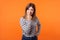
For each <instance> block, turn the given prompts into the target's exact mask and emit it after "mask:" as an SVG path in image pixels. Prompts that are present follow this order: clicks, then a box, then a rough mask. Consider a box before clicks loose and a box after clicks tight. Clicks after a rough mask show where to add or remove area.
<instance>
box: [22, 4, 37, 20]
mask: <svg viewBox="0 0 60 40" xmlns="http://www.w3.org/2000/svg"><path fill="white" fill-rule="evenodd" d="M29 7H32V8H33V9H34V12H33V14H32V20H35V19H36V18H37V17H36V14H35V13H36V7H35V4H33V3H29V4H28V5H27V6H26V9H25V15H24V16H23V18H25V19H26V15H27V13H26V12H27V10H28V9H29Z"/></svg>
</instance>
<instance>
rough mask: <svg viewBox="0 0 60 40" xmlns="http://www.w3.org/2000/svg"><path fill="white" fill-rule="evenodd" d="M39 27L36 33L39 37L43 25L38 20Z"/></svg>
mask: <svg viewBox="0 0 60 40" xmlns="http://www.w3.org/2000/svg"><path fill="white" fill-rule="evenodd" d="M37 27H38V31H37V32H36V35H39V33H40V27H41V24H40V22H39V20H38V19H37Z"/></svg>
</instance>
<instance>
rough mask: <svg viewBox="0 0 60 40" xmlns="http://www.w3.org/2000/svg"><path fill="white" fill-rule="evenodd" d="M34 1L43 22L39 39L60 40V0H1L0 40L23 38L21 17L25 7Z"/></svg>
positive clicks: (38, 15) (19, 39) (37, 13)
mask: <svg viewBox="0 0 60 40" xmlns="http://www.w3.org/2000/svg"><path fill="white" fill-rule="evenodd" d="M30 2H33V3H35V5H36V10H37V11H36V15H37V17H38V19H39V21H40V23H41V30H40V35H39V36H38V39H39V40H60V1H59V0H0V40H21V38H22V30H21V26H20V24H19V19H20V18H21V16H23V15H24V11H25V7H26V6H27V4H28V3H30Z"/></svg>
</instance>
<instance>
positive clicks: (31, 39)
mask: <svg viewBox="0 0 60 40" xmlns="http://www.w3.org/2000/svg"><path fill="white" fill-rule="evenodd" d="M35 12H36V9H35V5H34V4H33V3H29V4H28V5H27V7H26V9H25V15H24V16H23V17H21V18H20V25H21V28H22V31H23V36H22V40H38V38H37V36H38V34H39V32H40V23H39V20H38V18H37V17H36V15H35ZM36 27H37V28H38V30H36Z"/></svg>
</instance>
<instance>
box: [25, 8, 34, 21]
mask: <svg viewBox="0 0 60 40" xmlns="http://www.w3.org/2000/svg"><path fill="white" fill-rule="evenodd" d="M33 12H34V9H33V8H32V7H29V9H28V10H27V12H26V13H27V20H31V19H32V16H31V15H32V14H33Z"/></svg>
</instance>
